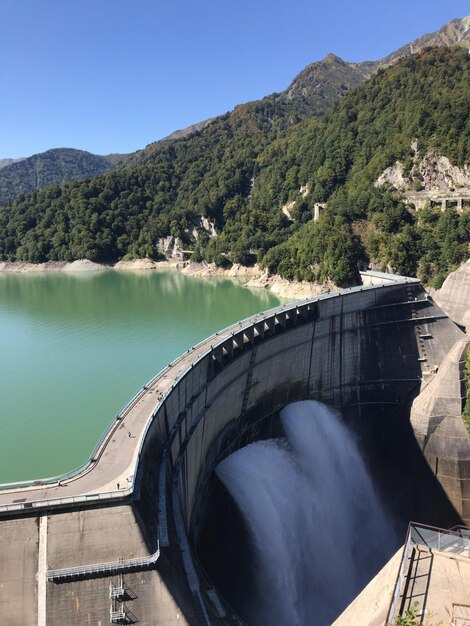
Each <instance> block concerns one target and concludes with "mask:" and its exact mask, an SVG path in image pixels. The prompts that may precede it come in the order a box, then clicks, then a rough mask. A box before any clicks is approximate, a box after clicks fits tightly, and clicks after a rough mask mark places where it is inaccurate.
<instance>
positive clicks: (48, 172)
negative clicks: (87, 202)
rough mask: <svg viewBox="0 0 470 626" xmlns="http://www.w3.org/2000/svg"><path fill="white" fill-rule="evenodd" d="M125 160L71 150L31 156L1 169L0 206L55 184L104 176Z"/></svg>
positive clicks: (120, 157)
mask: <svg viewBox="0 0 470 626" xmlns="http://www.w3.org/2000/svg"><path fill="white" fill-rule="evenodd" d="M124 157H125V155H115V154H111V155H109V156H99V155H97V154H91V153H90V152H85V151H83V150H75V149H73V148H54V149H53V150H47V152H41V153H40V154H34V155H33V156H31V157H28V158H27V159H22V160H21V161H19V162H17V163H12V164H11V165H8V166H7V167H5V168H2V169H1V170H0V204H2V203H5V202H10V201H11V200H13V198H15V197H16V196H18V195H20V194H26V193H30V192H31V191H35V190H36V189H42V188H43V187H48V186H49V185H52V184H54V183H58V184H60V183H63V182H64V181H66V180H76V179H77V178H89V177H90V176H96V175H97V174H103V172H107V171H108V170H110V169H111V168H112V167H113V166H115V165H117V164H118V163H120V162H121V161H122V160H123V158H124Z"/></svg>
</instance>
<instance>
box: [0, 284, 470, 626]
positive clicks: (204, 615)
mask: <svg viewBox="0 0 470 626" xmlns="http://www.w3.org/2000/svg"><path fill="white" fill-rule="evenodd" d="M466 344H467V340H466V336H465V334H464V333H463V331H462V330H461V328H459V327H458V326H457V325H456V324H454V322H453V321H452V320H451V319H450V318H449V317H448V315H447V314H446V313H445V312H443V311H442V310H441V309H440V308H439V307H438V306H437V305H436V304H435V303H434V301H433V300H432V298H430V296H429V295H428V293H427V292H426V291H425V290H424V288H423V287H422V286H421V284H420V283H419V281H417V280H414V279H395V280H391V281H389V282H388V283H387V284H383V285H370V286H363V287H357V288H352V289H346V290H342V291H340V292H335V293H329V294H324V295H322V296H320V297H317V298H314V299H310V300H303V301H299V302H296V303H292V304H288V305H284V306H281V307H278V308H277V309H274V310H272V311H268V312H266V313H263V314H260V315H257V316H254V317H253V318H250V319H248V320H246V321H243V322H239V323H237V324H234V325H233V326H231V327H229V328H227V329H224V330H222V331H220V332H218V333H216V334H215V335H213V336H212V337H210V338H209V339H207V340H205V341H204V342H202V343H201V344H198V345H197V346H194V347H193V348H191V349H190V350H188V351H187V352H186V353H185V354H184V355H182V356H181V357H180V358H179V359H177V360H176V361H174V362H173V363H171V364H170V365H169V366H168V367H167V368H166V369H165V370H164V371H163V372H161V373H160V374H159V375H157V376H156V377H155V378H154V379H152V380H151V381H150V382H149V383H147V384H146V385H145V386H144V387H143V388H142V389H141V390H140V391H139V393H138V394H136V396H135V397H134V398H133V399H132V400H131V401H130V403H129V404H128V405H127V406H126V407H125V408H124V409H123V411H121V412H120V413H119V414H118V415H117V416H116V419H115V420H114V422H113V423H112V424H111V425H110V427H109V428H108V430H107V431H106V433H105V434H104V436H103V438H102V440H101V441H100V442H99V444H98V446H97V448H96V449H95V451H94V452H93V454H92V456H91V457H90V459H89V461H88V462H87V463H86V464H85V466H84V467H82V468H79V469H78V470H77V471H75V472H71V473H70V474H68V475H66V476H63V477H60V478H58V479H49V480H43V481H41V480H38V481H33V482H31V483H25V484H19V485H10V486H8V488H3V489H2V490H0V515H1V516H2V517H1V518H0V609H1V613H2V621H3V623H5V624H8V625H9V626H20V625H22V626H23V625H25V626H26V625H27V626H30V625H32V624H38V625H39V626H45V625H46V624H47V625H48V626H49V625H50V626H55V625H62V624H67V625H68V626H74V625H75V624H77V625H78V624H87V625H100V624H101V625H104V624H106V623H110V622H111V623H121V624H131V623H139V624H148V625H158V626H160V625H162V626H163V625H165V626H168V625H173V624H175V625H176V624H178V625H180V624H191V625H193V624H194V625H198V624H203V625H204V624H220V625H223V624H240V623H244V622H243V617H240V615H239V607H240V606H241V605H240V603H241V604H243V599H240V597H241V596H243V593H244V586H245V587H248V586H249V582H250V576H251V573H252V572H251V571H250V565H249V563H247V562H246V561H247V559H246V558H245V555H246V551H247V550H248V544H249V542H248V540H247V537H246V529H245V528H244V524H243V520H242V519H241V517H240V515H239V513H238V512H237V510H236V508H235V506H234V503H233V501H232V500H231V498H230V497H229V496H228V494H227V492H226V491H225V490H224V488H223V487H222V485H221V483H220V481H218V479H217V478H216V476H215V473H214V469H215V467H216V465H217V464H218V463H219V462H220V461H221V460H223V459H224V458H226V457H227V456H228V455H229V454H231V453H232V452H234V451H236V450H238V449H239V448H242V447H243V446H246V445H247V444H249V443H251V442H254V441H258V440H261V439H266V438H271V437H282V436H284V432H283V429H282V424H281V421H280V419H279V412H280V411H281V409H283V408H284V407H285V406H286V405H287V404H289V403H291V402H294V401H297V400H305V399H315V400H320V401H321V402H323V403H325V404H327V405H329V406H331V407H334V408H335V409H337V410H338V411H339V412H340V414H341V416H342V418H343V420H344V422H345V423H346V424H347V425H348V427H349V428H350V429H351V430H352V431H353V432H354V434H355V436H356V437H357V439H358V443H359V446H360V448H361V451H362V453H363V456H364V458H365V461H366V464H367V467H368V469H369V472H370V473H371V475H372V476H373V478H374V482H375V485H376V489H377V491H378V492H379V493H380V495H381V498H382V499H383V501H384V502H385V505H386V507H387V508H388V510H389V511H390V514H391V516H392V517H393V519H394V524H395V526H396V528H397V529H398V531H399V532H402V533H403V536H404V529H405V528H406V525H407V523H408V521H409V520H411V519H413V520H414V521H418V522H423V523H427V524H434V525H439V526H445V527H448V526H452V525H454V524H458V523H461V522H462V521H465V522H466V523H467V524H468V522H469V520H470V495H469V494H470V454H469V452H468V440H466V439H465V437H466V435H465V434H463V433H462V432H461V431H460V430H459V426H458V424H457V423H456V425H455V428H454V430H452V428H448V429H447V431H446V433H444V434H443V433H441V434H440V435H439V437H437V436H436V422H435V421H433V420H429V423H425V422H424V421H423V419H421V420H420V421H419V424H420V430H419V436H418V435H416V436H415V432H414V431H413V427H412V424H411V421H410V411H411V407H412V403H413V401H414V400H415V399H416V398H417V397H418V396H419V395H420V392H422V393H424V392H425V390H426V388H428V387H429V386H430V385H432V384H433V381H434V380H436V379H437V377H438V376H439V374H440V371H441V368H442V367H443V366H442V364H445V363H446V360H447V361H448V360H449V358H452V359H454V361H453V362H456V363H457V365H456V367H457V370H456V371H457V376H458V377H459V372H461V370H462V360H463V358H462V355H463V354H464V353H465V346H466ZM455 346H457V347H458V349H456V347H455ZM459 346H460V347H459ZM459 368H460V369H459ZM447 369H448V368H447ZM447 369H446V368H444V370H445V371H447ZM454 369H455V368H454ZM457 387H458V389H457V391H456V394H457V396H458V397H457V403H458V402H459V401H460V403H462V394H463V392H462V389H463V388H462V384H461V380H460V377H459V381H458V385H457ZM459 394H460V396H459ZM130 433H132V437H131V436H130ZM456 440H457V441H460V440H462V441H461V445H457V446H455V445H451V443H452V444H454V443H455V441H456ZM430 441H432V443H433V445H432V449H431V448H430V449H429V450H430V452H429V454H427V453H426V445H428V444H429V442H430ZM465 442H466V445H465ZM423 450H424V453H423ZM397 547H398V546H397V545H391V546H390V550H391V551H393V550H396V548H397ZM240 581H242V582H240ZM243 581H244V582H243ZM358 591H359V590H358ZM242 613H243V611H242ZM312 623H313V622H312Z"/></svg>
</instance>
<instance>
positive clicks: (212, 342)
mask: <svg viewBox="0 0 470 626" xmlns="http://www.w3.org/2000/svg"><path fill="white" fill-rule="evenodd" d="M397 278H398V277H397ZM419 282H420V281H419V280H418V279H417V278H409V277H402V280H397V281H396V282H394V283H392V284H379V285H359V286H356V287H348V288H346V289H341V290H338V291H334V292H329V293H323V294H319V295H317V296H315V297H313V298H312V297H309V298H304V299H301V300H295V301H293V302H290V303H288V304H282V305H280V306H277V307H273V308H271V309H268V310H266V311H263V312H260V313H258V314H255V315H251V316H249V317H247V318H245V319H243V320H241V321H239V322H235V323H233V324H230V325H229V326H227V327H225V328H223V329H221V330H219V331H217V332H216V333H214V334H213V335H211V336H209V337H208V338H206V339H203V340H201V341H200V342H198V343H196V344H195V345H194V346H192V348H189V349H188V350H186V352H184V353H183V354H182V355H179V356H178V357H176V358H175V359H173V361H171V362H170V363H169V364H168V365H167V366H166V367H165V368H163V369H162V370H160V371H159V372H158V373H157V374H156V375H154V376H153V377H152V378H151V379H150V380H149V381H148V382H147V383H146V384H145V385H143V387H141V388H140V389H139V390H138V391H137V392H136V393H135V394H134V396H133V397H132V398H131V399H130V400H129V401H128V402H127V404H126V405H125V406H124V407H123V408H122V409H121V411H119V413H117V415H116V417H114V418H113V420H112V421H111V422H110V423H109V424H108V426H107V428H106V429H105V431H104V433H103V434H102V435H101V437H100V439H99V441H98V443H97V444H96V446H95V447H94V449H93V452H92V453H91V455H90V457H89V458H88V460H87V461H85V462H84V463H83V464H82V465H80V466H79V467H77V468H75V469H73V470H71V471H69V472H66V473H64V474H60V475H57V476H53V477H48V478H43V479H32V480H28V481H22V482H17V483H3V484H2V483H0V491H1V490H9V489H18V488H21V487H25V488H27V487H35V486H37V487H41V486H47V485H50V484H53V483H56V482H59V481H64V480H67V479H70V478H76V477H77V476H78V475H79V474H81V473H83V472H85V471H86V470H87V469H88V468H89V467H90V465H92V464H93V463H96V462H97V461H98V460H99V456H100V455H101V453H102V451H101V452H100V453H98V451H99V450H100V448H101V446H102V445H103V443H104V442H105V440H106V439H107V438H108V437H109V436H110V435H111V434H112V432H113V431H114V429H115V428H116V427H117V426H118V424H119V423H120V421H121V420H122V419H123V417H125V414H126V413H127V412H128V411H129V410H130V409H131V407H132V406H133V405H134V404H135V402H136V401H137V400H139V399H140V398H141V397H142V395H143V394H144V393H145V392H146V391H147V388H148V387H150V386H152V385H153V384H154V383H155V382H156V381H157V380H158V379H159V378H160V377H161V376H162V375H163V374H164V373H165V372H168V371H169V370H170V369H171V368H172V367H174V366H175V365H177V364H178V362H179V361H181V360H182V359H183V358H185V357H186V356H187V355H188V354H189V353H191V352H194V351H195V350H197V349H199V348H201V347H202V346H204V345H205V344H207V345H209V347H208V349H207V350H205V351H204V352H203V353H201V354H199V355H198V356H197V358H195V360H194V361H193V362H192V363H191V365H190V366H188V367H187V368H186V369H185V370H184V371H183V372H181V373H180V374H179V375H178V376H177V377H176V378H174V380H173V382H172V384H171V386H170V387H169V388H168V389H167V390H166V391H165V393H164V394H163V395H162V397H161V398H160V399H159V401H158V402H157V404H156V405H155V407H154V408H153V410H152V411H151V412H150V414H149V416H148V418H147V423H146V426H145V428H144V430H143V432H142V435H141V437H140V441H139V450H138V454H137V456H136V461H135V463H134V468H133V469H134V472H133V476H132V483H131V486H130V488H129V489H127V490H121V492H119V493H115V492H108V493H105V494H94V495H93V496H88V495H82V496H75V497H70V498H52V499H51V500H42V501H40V502H38V503H37V505H36V506H40V507H41V508H43V507H44V506H47V505H48V504H49V503H51V502H55V503H56V504H60V503H61V502H64V503H69V502H70V503H73V502H86V501H89V500H93V499H103V497H106V498H107V497H109V498H123V497H127V495H130V493H132V491H133V487H134V482H135V476H136V472H135V470H136V467H137V466H138V463H139V461H140V456H141V453H142V448H143V444H144V441H145V437H146V435H147V433H148V430H149V428H150V426H151V424H152V422H153V420H154V418H155V416H156V414H157V413H158V411H159V409H160V408H161V407H162V406H163V404H164V402H165V400H166V399H167V398H168V396H169V394H170V393H171V392H172V391H173V389H174V388H175V386H176V385H177V384H178V383H179V382H180V381H181V380H182V379H183V378H184V376H186V375H187V374H188V372H189V371H190V370H191V369H192V368H193V367H194V365H196V364H197V363H199V362H200V361H202V360H203V359H204V358H205V357H206V356H207V355H208V354H210V353H211V352H212V351H213V350H214V349H215V348H217V347H218V346H219V345H220V344H222V343H223V342H224V341H226V340H227V337H222V338H221V337H220V336H221V335H225V334H227V333H229V332H230V331H232V335H235V331H237V333H238V332H239V331H246V330H247V329H249V328H252V327H253V326H255V325H256V324H257V323H259V322H260V321H265V320H268V319H272V318H273V317H275V316H276V315H278V314H280V313H286V312H287V313H288V312H290V311H293V310H295V309H297V308H298V307H303V306H305V305H308V304H310V303H312V304H313V303H315V302H318V301H323V300H328V299H333V298H337V297H340V296H345V295H347V294H349V293H359V292H361V291H369V290H381V289H391V288H393V287H395V286H400V285H402V284H407V283H411V284H417V283H418V284H419ZM27 504H28V503H27ZM30 504H32V505H33V506H34V505H35V503H30ZM24 508H25V506H24V503H21V504H14V505H13V504H11V505H1V506H0V511H15V510H23V509H24Z"/></svg>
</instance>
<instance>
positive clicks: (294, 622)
mask: <svg viewBox="0 0 470 626" xmlns="http://www.w3.org/2000/svg"><path fill="white" fill-rule="evenodd" d="M281 421H282V424H283V427H284V431H285V433H286V435H287V441H286V440H278V439H277V440H276V439H274V440H268V441H259V442H256V443H254V444H251V445H249V446H247V447H246V448H242V449H240V450H238V451H237V452H235V453H234V454H232V455H230V456H229V457H227V458H226V459H224V460H223V461H222V462H221V463H219V465H218V466H217V468H216V473H217V476H218V477H219V478H220V480H221V481H222V482H223V484H224V485H225V487H226V488H227V490H228V491H229V492H230V494H231V496H232V497H233V499H234V500H235V502H236V503H237V506H238V507H239V509H240V511H241V512H242V514H243V516H244V519H245V521H246V524H247V526H248V529H249V532H250V535H251V538H252V542H253V546H254V552H255V554H254V558H255V561H256V585H257V589H256V597H257V600H256V602H255V606H253V608H252V611H251V614H250V616H249V621H250V624H255V625H257V626H268V625H269V626H272V625H274V624H275V625H276V626H327V625H328V624H331V623H332V621H334V619H335V618H336V617H337V616H338V614H339V613H340V612H341V611H342V609H343V608H345V607H346V605H347V604H348V603H349V602H350V601H351V600H352V598H354V596H355V595H356V594H357V593H358V592H359V591H360V590H361V589H362V587H363V586H364V585H365V584H366V583H367V582H368V580H369V579H370V578H371V576H372V575H373V574H374V573H375V572H376V571H377V569H378V568H379V567H380V566H381V565H382V564H383V563H384V561H385V560H386V558H387V557H388V556H389V553H390V548H391V547H395V546H396V541H395V537H394V533H393V530H392V526H391V524H390V523H389V522H388V521H387V518H386V516H385V514H384V511H383V509H382V506H381V504H380V501H379V499H378V497H377V495H376V493H375V492H374V488H373V485H372V482H371V480H370V477H369V476H368V474H367V471H366V469H365V467H364V463H363V461H362V459H361V456H360V453H359V450H358V447H357V444H356V442H355V440H354V436H353V435H352V433H350V432H349V431H348V430H347V428H346V427H345V426H344V425H343V424H342V423H341V422H340V420H339V418H338V416H337V415H336V414H335V413H334V412H333V411H332V410H331V409H329V408H328V407H326V406H325V405H323V404H321V403H320V402H314V401H304V402H296V403H294V404H291V405H289V406H287V407H286V408H285V409H283V411H282V412H281Z"/></svg>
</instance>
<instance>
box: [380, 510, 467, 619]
mask: <svg viewBox="0 0 470 626" xmlns="http://www.w3.org/2000/svg"><path fill="white" fill-rule="evenodd" d="M415 546H416V547H420V546H421V547H425V548H427V549H429V550H435V551H437V552H444V553H447V554H451V555H454V556H460V557H467V558H470V529H469V528H467V527H465V526H459V527H456V528H455V529H450V530H445V529H443V528H435V527H434V526H427V525H425V524H416V523H415V522H410V524H409V526H408V532H407V534H406V541H405V545H404V548H403V553H402V557H401V561H400V568H399V570H398V575H397V579H396V582H395V587H394V592H393V596H392V600H391V603H390V609H389V612H388V615H387V621H386V623H385V625H384V626H387V625H388V624H393V623H395V621H394V620H395V618H396V617H397V615H401V613H402V611H401V608H399V606H398V603H399V601H400V598H401V596H402V595H403V594H404V593H405V591H404V587H405V588H406V585H405V581H406V579H407V577H408V576H409V563H410V553H411V550H412V549H413V547H415Z"/></svg>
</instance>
